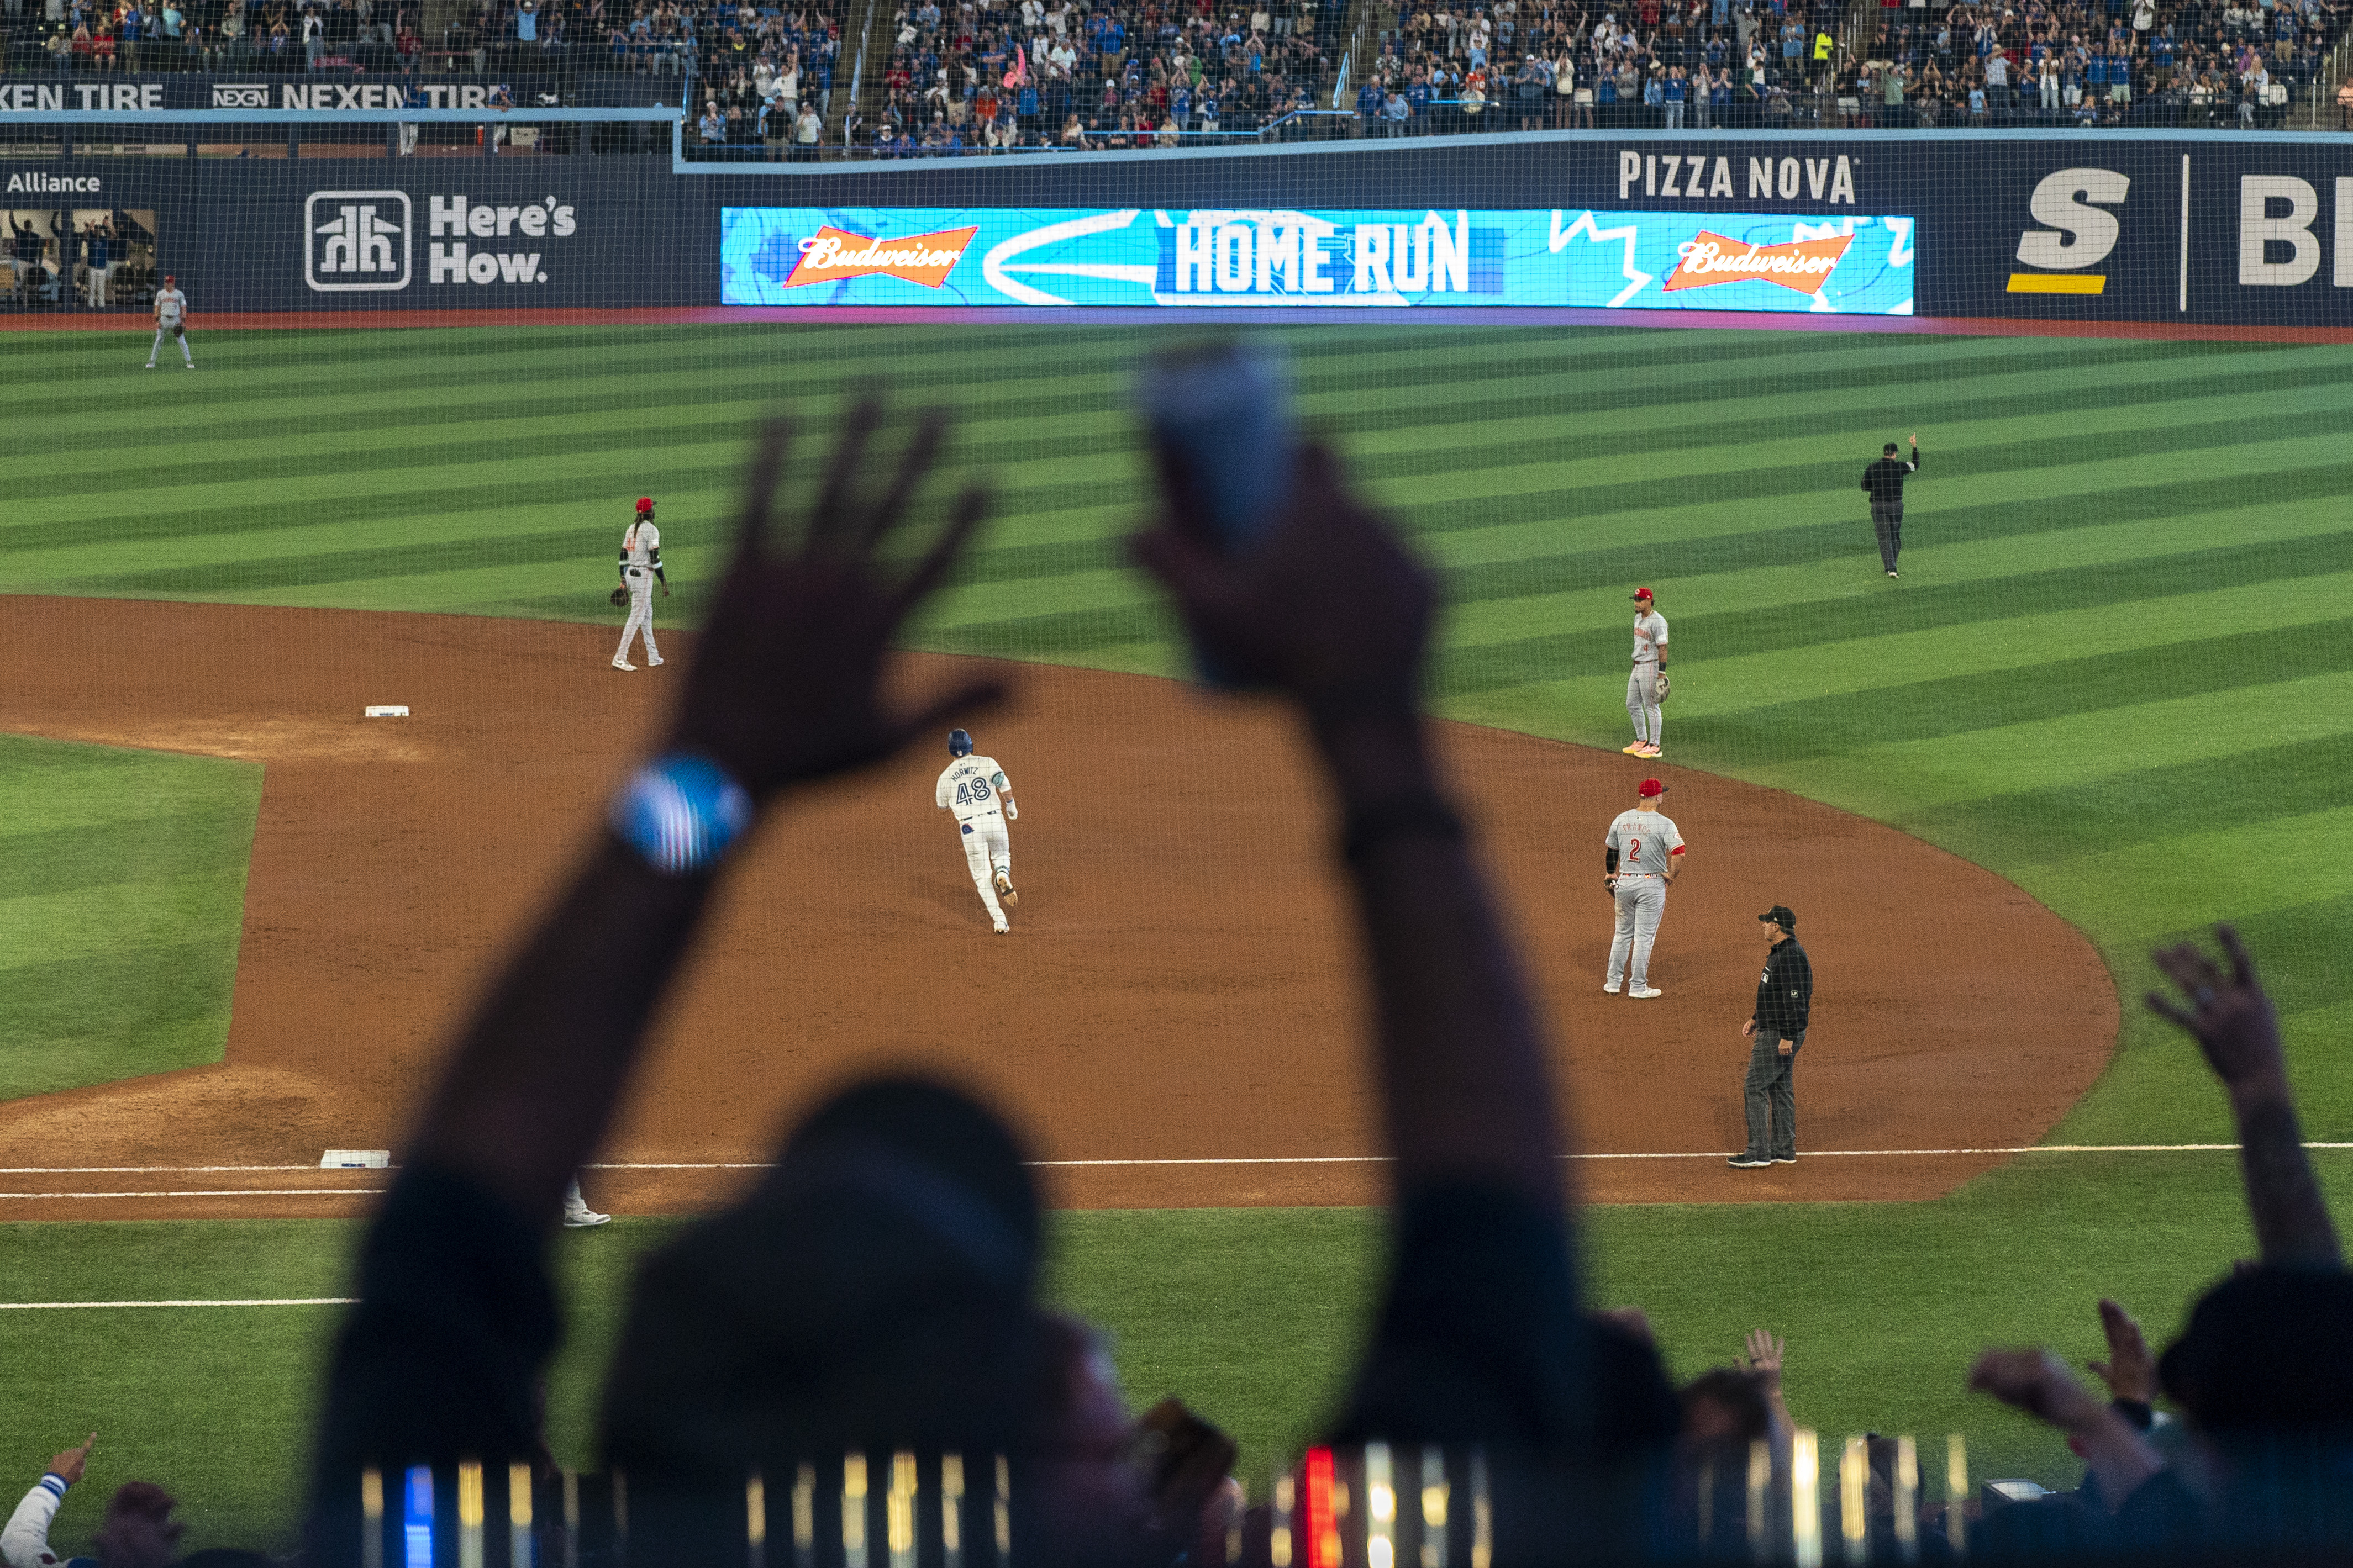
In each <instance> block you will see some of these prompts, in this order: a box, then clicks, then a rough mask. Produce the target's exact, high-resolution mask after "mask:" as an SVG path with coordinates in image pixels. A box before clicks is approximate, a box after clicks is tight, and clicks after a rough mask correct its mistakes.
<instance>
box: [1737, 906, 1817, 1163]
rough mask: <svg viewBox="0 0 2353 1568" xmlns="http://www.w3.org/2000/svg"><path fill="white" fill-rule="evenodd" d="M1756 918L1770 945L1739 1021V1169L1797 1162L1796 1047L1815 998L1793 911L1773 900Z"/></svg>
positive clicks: (1802, 1040)
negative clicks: (1742, 1067)
mask: <svg viewBox="0 0 2353 1568" xmlns="http://www.w3.org/2000/svg"><path fill="white" fill-rule="evenodd" d="M1757 920H1758V921H1761V922H1763V924H1764V927H1765V940H1766V941H1767V942H1769V943H1770V944H1771V947H1772V950H1771V951H1770V952H1767V954H1766V955H1765V973H1763V974H1761V975H1758V976H1757V1011H1756V1012H1755V1013H1754V1014H1752V1015H1751V1016H1749V1019H1748V1022H1746V1024H1743V1025H1741V1026H1740V1033H1741V1035H1742V1036H1743V1037H1746V1038H1747V1039H1748V1040H1749V1041H1750V1045H1749V1047H1748V1082H1747V1085H1746V1099H1747V1102H1748V1103H1747V1110H1748V1147H1747V1148H1746V1149H1745V1150H1743V1151H1742V1152H1739V1153H1738V1154H1736V1155H1734V1156H1733V1158H1732V1163H1733V1164H1734V1165H1735V1166H1736V1167H1738V1168H1739V1169H1741V1170H1744V1171H1753V1170H1757V1169H1758V1168H1759V1167H1762V1166H1765V1165H1794V1164H1796V1163H1798V1088H1797V1070H1798V1047H1800V1046H1802V1045H1804V1044H1805V1043H1806V1020H1807V1017H1808V1016H1809V1015H1810V1013H1811V1012H1812V1009H1813V1002H1814V966H1813V965H1812V964H1811V963H1808V962H1807V961H1806V950H1805V949H1804V948H1802V947H1799V945H1798V917H1797V916H1796V915H1795V914H1792V913H1791V912H1790V910H1789V906H1788V905H1787V904H1775V905H1774V906H1773V907H1772V908H1771V909H1769V910H1766V911H1765V912H1764V913H1763V914H1761V915H1758V916H1757Z"/></svg>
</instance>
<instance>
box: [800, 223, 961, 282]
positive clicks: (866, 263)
mask: <svg viewBox="0 0 2353 1568" xmlns="http://www.w3.org/2000/svg"><path fill="white" fill-rule="evenodd" d="M979 232H980V231H979V229H978V228H977V227H974V228H944V229H942V230H940V231H939V232H938V233H936V234H915V235H909V236H908V237H906V238H904V239H871V238H869V237H867V236H865V235H862V234H850V233H848V232H846V231H844V230H842V229H838V228H832V227H827V228H821V229H818V231H817V237H816V238H815V239H812V240H810V241H808V242H807V244H805V245H804V246H802V247H801V258H800V259H799V260H798V261H797V262H795V263H794V264H793V271H792V276H791V277H789V278H787V279H785V287H786V288H787V289H792V288H797V287H798V286H799V285H801V284H804V283H824V282H828V281H830V280H832V279H838V278H903V279H906V280H907V281H908V282H910V283H920V284H922V285H923V287H924V288H926V289H936V288H938V287H940V285H942V284H944V283H945V282H946V281H947V280H948V274H949V273H951V272H953V271H955V264H956V263H957V262H958V261H959V260H961V259H963V258H964V252H965V247H966V246H968V245H970V244H971V243H972V237H973V236H974V235H976V234H977V233H979Z"/></svg>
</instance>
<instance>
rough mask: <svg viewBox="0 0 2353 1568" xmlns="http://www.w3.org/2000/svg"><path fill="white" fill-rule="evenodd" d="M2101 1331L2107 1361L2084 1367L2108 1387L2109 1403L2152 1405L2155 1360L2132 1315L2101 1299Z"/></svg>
mask: <svg viewBox="0 0 2353 1568" xmlns="http://www.w3.org/2000/svg"><path fill="white" fill-rule="evenodd" d="M2100 1329H2101V1331H2102V1332H2104V1333H2105V1334H2106V1335H2107V1337H2108V1359H2107V1360H2105V1361H2094V1362H2086V1363H2084V1365H2086V1366H2088V1367H2090V1368H2091V1369H2092V1372H2093V1373H2094V1374H2095V1375H2096V1376H2097V1377H2098V1378H2099V1380H2100V1381H2101V1382H2102V1383H2105V1384H2107V1385H2108V1397H2110V1398H2111V1399H2131V1400H2137V1401H2138V1402H2139V1403H2140V1404H2143V1405H2148V1404H2153V1403H2154V1402H2155V1401H2156V1399H2157V1357H2156V1356H2155V1355H2153V1354H2151V1353H2150V1352H2149V1348H2148V1341H2147V1339H2146V1338H2144V1337H2143V1336H2142V1334H2141V1331H2140V1325H2139V1324H2138V1323H2137V1322H2135V1321H2133V1315H2132V1314H2131V1313H2130V1312H2127V1311H2126V1310H2124V1309H2123V1308H2122V1307H2120V1306H2118V1305H2117V1304H2116V1302H2114V1301H2111V1300H2108V1299H2107V1298H2106V1297H2105V1296H2103V1297H2101V1298H2100Z"/></svg>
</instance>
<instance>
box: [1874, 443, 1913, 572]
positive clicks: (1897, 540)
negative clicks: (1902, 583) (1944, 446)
mask: <svg viewBox="0 0 2353 1568" xmlns="http://www.w3.org/2000/svg"><path fill="white" fill-rule="evenodd" d="M1919 471H1920V434H1919V432H1918V431H1916V430H1915V431H1914V432H1913V434H1912V459H1911V461H1909V462H1905V460H1904V459H1903V458H1898V457H1897V456H1896V455H1895V443H1894V442H1893V441H1890V442H1889V443H1887V445H1886V447H1884V448H1883V455H1882V456H1881V458H1880V459H1879V461H1877V462H1875V463H1873V464H1872V465H1871V467H1869V468H1865V469H1863V470H1862V488H1863V489H1865V490H1866V491H1868V492H1869V493H1870V496H1871V531H1873V533H1876V534H1877V535H1879V560H1880V563H1881V564H1883V565H1884V566H1885V567H1886V568H1887V574H1888V575H1889V576H1890V577H1893V576H1894V575H1895V557H1896V555H1897V554H1898V553H1899V552H1901V551H1902V550H1903V548H1904V481H1905V479H1909V478H1910V477H1911V476H1912V475H1914V474H1916V473H1918V472H1919Z"/></svg>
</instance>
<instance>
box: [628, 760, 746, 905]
mask: <svg viewBox="0 0 2353 1568" xmlns="http://www.w3.org/2000/svg"><path fill="white" fill-rule="evenodd" d="M612 822H613V832H614V833H615V834H616V835H617V837H619V838H620V840H621V842H622V843H624V844H626V845H628V847H630V848H632V849H634V850H636V851H637V852H638V854H639V855H641V856H643V857H644V858H645V862H646V864H647V865H649V866H651V867H652V868H654V869H655V870H657V871H660V872H662V873H664V874H665V875H668V876H672V877H682V876H685V875H686V874H688V873H689V872H692V871H701V870H704V869H707V868H710V867H711V866H713V865H715V864H717V863H718V861H719V858H720V857H721V856H723V855H724V854H726V853H727V848H728V846H730V845H732V844H733V843H734V842H735V840H736V839H738V838H740V837H743V834H744V829H745V828H747V827H749V826H752V797H751V796H750V795H746V794H744V786H743V785H742V784H737V783H736V782H735V781H734V780H733V778H730V777H729V776H728V774H727V771H726V770H725V769H724V768H722V767H721V766H720V765H719V764H718V763H714V762H712V760H711V759H710V758H708V757H698V756H694V755H692V754H691V753H688V752H671V753H670V754H669V755H668V756H663V757H656V758H655V759H654V760H653V761H652V762H650V763H647V764H646V765H645V766H644V767H642V768H639V769H638V771H637V773H635V774H633V775H632V776H631V777H630V779H629V782H628V784H627V785H625V786H624V787H623V788H622V790H621V793H620V794H619V795H616V796H614V797H613V814H612Z"/></svg>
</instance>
